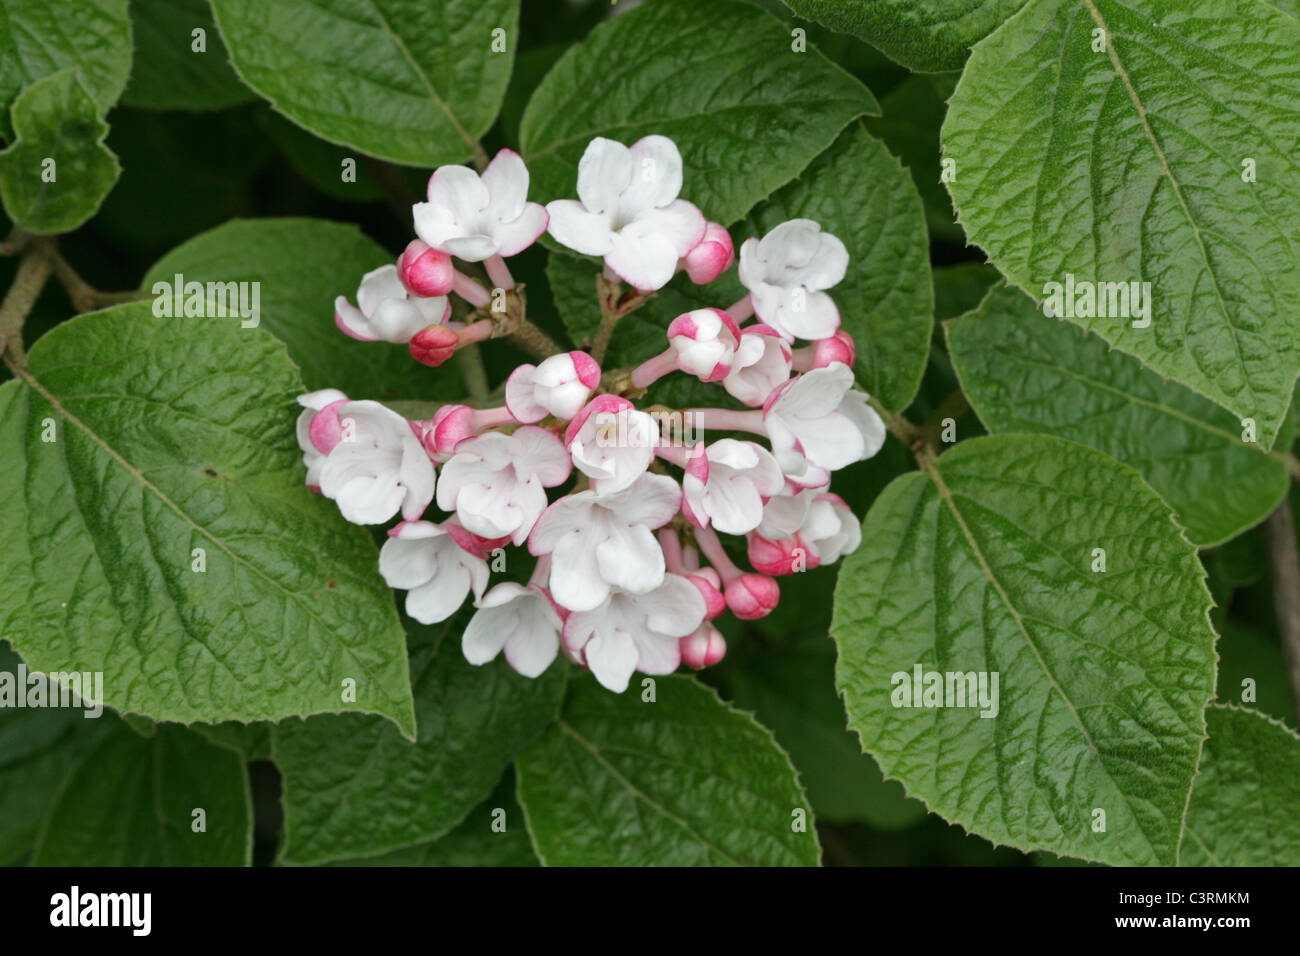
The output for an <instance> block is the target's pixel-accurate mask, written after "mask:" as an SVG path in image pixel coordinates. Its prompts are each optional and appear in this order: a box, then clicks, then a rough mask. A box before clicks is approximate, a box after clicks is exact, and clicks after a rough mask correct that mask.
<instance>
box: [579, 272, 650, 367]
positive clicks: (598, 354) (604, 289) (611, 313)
mask: <svg viewBox="0 0 1300 956" xmlns="http://www.w3.org/2000/svg"><path fill="white" fill-rule="evenodd" d="M596 297H597V298H598V299H599V300H600V326H599V328H597V329H596V338H595V339H593V340H592V343H591V357H592V358H593V359H595V360H596V364H597V365H599V364H600V363H601V362H603V361H604V359H605V353H606V352H607V351H608V350H609V340H610V339H611V338H612V337H613V335H614V326H616V325H617V324H618V320H619V319H621V318H623V316H625V315H627V314H628V313H629V312H631V311H633V310H635V309H639V308H641V306H643V305H645V304H646V302H647V301H649V298H650V297H649V296H646V295H642V294H641V293H640V292H636V291H633V292H631V293H630V294H628V295H623V283H621V282H619V281H618V280H617V279H606V278H605V277H604V276H603V275H598V276H596Z"/></svg>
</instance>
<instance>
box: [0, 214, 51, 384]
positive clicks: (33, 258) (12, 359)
mask: <svg viewBox="0 0 1300 956" xmlns="http://www.w3.org/2000/svg"><path fill="white" fill-rule="evenodd" d="M53 270H54V262H53V258H52V257H51V255H50V246H49V243H48V242H47V241H45V240H39V239H38V240H35V241H33V242H30V243H28V244H27V245H26V247H25V248H24V249H23V254H22V258H21V259H20V260H18V271H17V272H16V273H15V274H14V281H13V285H11V286H10V287H9V291H8V292H6V293H5V297H4V301H2V302H0V349H3V354H4V357H5V360H6V362H7V363H8V364H9V366H10V368H12V369H13V370H14V372H15V373H17V372H18V371H19V370H21V369H25V368H26V367H27V352H26V350H25V349H24V348H23V323H25V322H26V321H27V316H28V315H30V314H31V311H32V307H33V306H35V305H36V300H37V299H39V298H40V296H41V290H42V289H44V288H45V283H46V281H47V280H48V279H49V278H50V273H51V272H53Z"/></svg>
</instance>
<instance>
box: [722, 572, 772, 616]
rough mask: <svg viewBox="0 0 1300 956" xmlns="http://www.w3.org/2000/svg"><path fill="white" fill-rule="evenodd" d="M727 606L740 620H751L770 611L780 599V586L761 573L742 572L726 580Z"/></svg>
mask: <svg viewBox="0 0 1300 956" xmlns="http://www.w3.org/2000/svg"><path fill="white" fill-rule="evenodd" d="M726 597H727V607H729V608H731V613H732V614H734V615H736V617H738V618H740V619H741V620H742V621H753V620H757V619H758V618H760V617H766V616H767V615H768V614H771V613H772V609H773V608H774V607H776V605H777V602H779V601H780V600H781V588H780V587H779V586H778V585H777V583H776V581H774V580H773V579H772V578H769V577H767V576H766V575H763V574H742V575H740V576H738V577H735V578H732V579H731V580H730V581H728V582H727V591H726Z"/></svg>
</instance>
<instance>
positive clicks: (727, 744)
mask: <svg viewBox="0 0 1300 956" xmlns="http://www.w3.org/2000/svg"><path fill="white" fill-rule="evenodd" d="M647 680H650V679H649V678H647ZM653 686H654V687H655V699H654V700H653V701H649V702H646V701H644V700H643V699H642V698H643V696H644V695H645V694H646V692H647V691H646V690H639V689H637V688H634V689H633V691H632V692H631V693H625V694H611V693H610V692H609V691H607V690H605V689H604V688H603V687H600V686H599V685H597V684H596V682H595V680H593V679H592V678H590V677H589V676H587V675H583V676H581V677H575V678H574V679H573V680H572V681H570V683H569V692H568V697H567V699H566V700H565V703H564V713H563V716H562V718H561V719H560V720H559V721H558V722H557V723H556V724H554V725H553V726H552V727H551V728H550V729H549V730H548V731H547V732H546V734H545V735H544V736H543V737H542V738H541V739H540V740H538V741H537V742H536V743H535V744H533V745H532V746H531V747H529V748H528V749H527V750H525V751H524V752H523V753H522V754H520V756H519V760H518V762H517V763H516V765H515V769H516V772H517V773H518V775H519V802H520V803H521V804H522V805H523V808H524V813H525V815H526V816H527V818H528V832H529V833H531V834H532V837H533V844H534V847H535V848H536V850H537V855H538V856H539V857H541V859H542V862H543V863H545V864H548V865H550V866H635V865H645V864H654V865H658V866H691V865H702V864H703V865H716V864H726V865H741V866H745V865H747V866H816V865H818V861H819V859H820V857H821V850H820V848H819V847H818V844H817V837H816V834H815V831H814V829H813V825H812V820H811V819H809V814H808V810H807V804H806V802H805V800H804V795H803V790H802V788H800V786H799V782H798V778H797V776H796V774H795V771H794V768H793V767H792V766H791V765H790V758H789V757H787V756H786V755H785V752H784V751H782V750H781V748H780V747H779V746H777V744H776V741H775V740H773V739H772V734H771V732H770V731H768V730H766V729H764V728H763V727H762V726H760V725H759V724H758V723H756V722H755V721H754V719H753V718H752V717H749V716H748V715H746V714H742V713H739V712H737V711H734V710H732V709H731V708H729V707H727V705H726V704H724V703H723V702H722V701H721V700H719V699H718V696H717V694H716V693H715V692H714V691H712V690H711V689H709V688H707V687H705V686H704V685H702V684H700V683H698V682H697V681H695V680H693V679H692V678H689V677H681V676H669V677H657V678H653ZM647 689H648V688H647ZM801 825H802V829H801V830H796V827H799V826H801Z"/></svg>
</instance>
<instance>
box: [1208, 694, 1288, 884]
mask: <svg viewBox="0 0 1300 956" xmlns="http://www.w3.org/2000/svg"><path fill="white" fill-rule="evenodd" d="M1205 717H1206V722H1207V725H1208V729H1209V734H1210V737H1209V739H1208V740H1207V741H1206V742H1205V753H1204V754H1203V756H1202V757H1201V774H1200V776H1199V777H1197V778H1196V787H1195V788H1194V789H1193V790H1192V803H1191V807H1190V808H1189V809H1188V811H1187V836H1186V839H1185V840H1184V841H1183V852H1182V863H1183V865H1184V866H1300V813H1297V812H1296V811H1297V809H1300V737H1297V736H1296V733H1295V731H1294V730H1291V729H1290V728H1288V727H1286V726H1284V725H1283V724H1282V723H1280V722H1279V721H1276V720H1273V719H1271V718H1269V717H1265V716H1264V715H1263V714H1260V713H1258V712H1256V711H1253V710H1247V709H1246V708H1243V707H1227V706H1223V705H1219V704H1215V705H1213V706H1211V707H1208V708H1206V711H1205Z"/></svg>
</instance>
